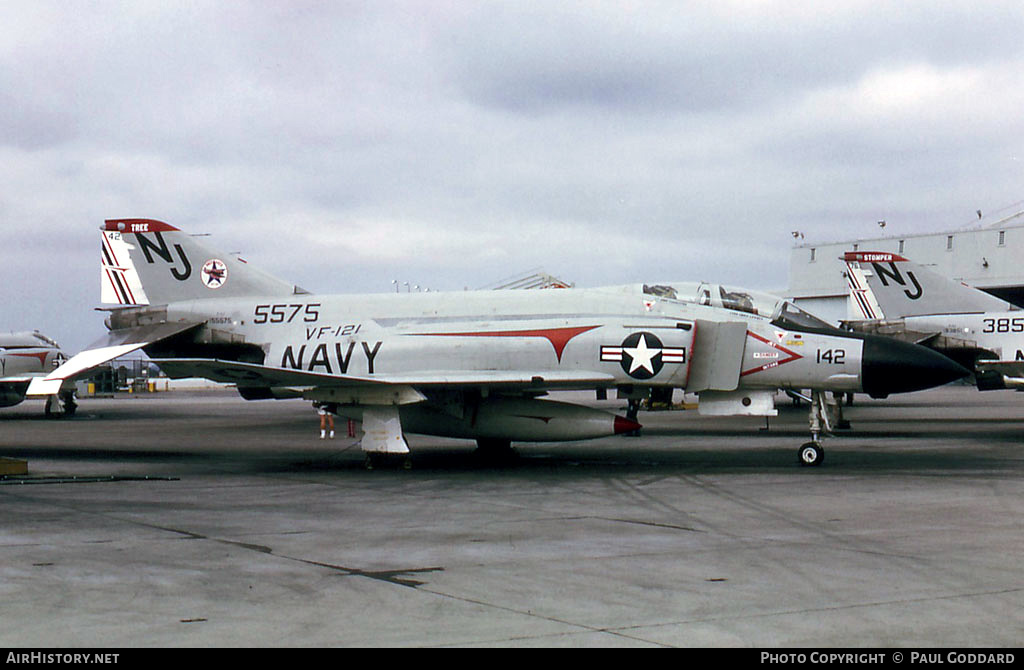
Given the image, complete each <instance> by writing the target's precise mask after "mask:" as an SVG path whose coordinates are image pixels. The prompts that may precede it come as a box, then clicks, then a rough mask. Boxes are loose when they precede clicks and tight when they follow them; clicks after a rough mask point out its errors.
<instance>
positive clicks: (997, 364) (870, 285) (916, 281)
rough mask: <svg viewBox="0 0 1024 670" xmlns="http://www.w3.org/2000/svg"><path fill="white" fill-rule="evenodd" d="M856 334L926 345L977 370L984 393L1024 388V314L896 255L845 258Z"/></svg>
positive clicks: (848, 255)
mask: <svg viewBox="0 0 1024 670" xmlns="http://www.w3.org/2000/svg"><path fill="white" fill-rule="evenodd" d="M843 260H844V261H845V262H846V267H847V282H848V284H849V287H850V301H851V305H852V306H853V310H852V313H853V314H855V315H857V316H858V317H860V318H855V319H851V320H850V321H847V322H846V325H847V326H848V327H850V328H851V329H853V330H856V331H859V332H865V333H875V334H881V335H889V336H892V337H897V338H899V339H902V340H904V341H910V342H915V343H917V344H923V345H925V346H927V347H929V348H931V349H934V350H935V351H938V352H940V353H942V354H944V355H946V356H948V357H949V358H952V359H953V360H955V361H956V362H957V363H959V364H960V365H963V366H964V367H966V368H967V369H969V370H972V371H973V372H974V376H975V381H976V383H977V385H978V388H979V389H980V390H982V391H988V390H993V389H1003V388H1024V311H1021V310H1020V308H1019V307H1017V306H1016V305H1013V304H1011V303H1008V302H1006V301H1005V300H1000V299H999V298H997V297H995V296H993V295H991V294H989V293H986V292H984V291H982V290H980V289H976V288H973V287H971V286H968V285H967V284H964V283H962V282H958V281H954V280H952V279H948V278H946V277H943V276H942V275H940V274H938V273H937V272H935V271H933V270H930V269H928V268H927V267H924V266H922V265H920V264H918V263H915V262H913V261H911V260H908V259H906V258H904V257H902V256H900V255H898V254H893V253H887V252H874V251H854V252H847V253H846V254H844V256H843Z"/></svg>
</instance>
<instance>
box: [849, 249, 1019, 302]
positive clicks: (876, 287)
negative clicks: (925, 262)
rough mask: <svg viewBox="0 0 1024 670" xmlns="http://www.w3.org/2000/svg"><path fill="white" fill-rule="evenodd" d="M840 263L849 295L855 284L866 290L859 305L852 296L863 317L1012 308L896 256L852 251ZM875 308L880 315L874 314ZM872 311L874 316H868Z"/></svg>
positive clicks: (981, 292) (995, 298) (885, 253)
mask: <svg viewBox="0 0 1024 670" xmlns="http://www.w3.org/2000/svg"><path fill="white" fill-rule="evenodd" d="M843 260H844V261H846V265H847V269H848V270H849V272H848V279H849V281H850V287H851V295H853V293H852V292H853V291H854V284H853V282H854V281H859V282H860V288H862V289H867V290H866V291H864V292H863V293H862V294H861V295H862V296H864V300H863V301H862V302H857V298H856V297H854V301H855V304H856V306H857V308H858V309H860V310H861V311H862V313H864V316H863V318H867V319H872V318H886V319H902V318H905V317H908V316H926V315H931V314H970V313H978V312H1005V311H1007V310H1010V309H1013V308H1014V307H1013V305H1011V304H1010V303H1007V302H1006V301H1004V300H1000V299H999V298H997V297H995V296H993V295H990V294H988V293H985V292H984V291H981V290H979V289H976V288H973V287H971V286H968V285H967V284H964V283H962V282H958V281H954V280H952V279H949V278H947V277H943V276H942V275H940V274H939V273H937V272H934V271H933V270H930V269H928V268H926V267H924V266H922V265H919V264H917V263H914V262H913V261H910V260H907V259H906V258H903V257H902V256H899V255H898V254H892V253H888V252H875V251H852V252H847V253H846V254H844V256H843ZM871 296H873V298H872V297H871ZM873 301H874V302H873ZM877 309H880V310H881V312H876V311H874V310H877ZM873 312H874V313H876V314H877V316H869V314H871V313H873ZM883 314H884V316H883Z"/></svg>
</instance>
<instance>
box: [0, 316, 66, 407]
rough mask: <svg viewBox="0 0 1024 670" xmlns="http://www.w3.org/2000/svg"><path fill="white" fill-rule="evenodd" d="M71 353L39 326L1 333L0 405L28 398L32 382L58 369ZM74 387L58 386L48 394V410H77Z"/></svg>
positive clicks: (6, 405) (14, 403) (11, 405)
mask: <svg viewBox="0 0 1024 670" xmlns="http://www.w3.org/2000/svg"><path fill="white" fill-rule="evenodd" d="M66 359H67V357H66V356H65V355H64V354H63V353H62V352H61V350H60V346H59V345H58V344H57V343H56V342H54V341H53V340H52V339H50V338H49V337H47V336H46V335H43V334H42V333H40V332H39V331H38V330H34V331H23V332H17V333H13V332H12V333H0V407H13V406H14V405H17V404H20V403H21V402H23V401H24V400H25V397H26V394H27V392H28V387H29V384H30V383H31V382H32V380H33V379H35V378H42V377H45V376H46V375H48V374H50V373H51V372H53V371H54V369H55V368H56V367H58V366H59V365H60V364H61V363H63V362H64V361H65V360H66ZM76 407H77V405H76V403H75V397H74V389H73V388H64V389H60V388H58V389H57V391H56V392H55V393H53V394H50V395H48V396H47V397H46V409H45V411H46V414H47V415H48V416H49V415H54V414H68V415H70V414H74V413H75V408H76Z"/></svg>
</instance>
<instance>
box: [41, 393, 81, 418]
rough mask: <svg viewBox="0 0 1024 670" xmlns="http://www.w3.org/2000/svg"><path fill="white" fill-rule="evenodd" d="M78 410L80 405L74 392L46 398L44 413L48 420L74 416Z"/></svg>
mask: <svg viewBox="0 0 1024 670" xmlns="http://www.w3.org/2000/svg"><path fill="white" fill-rule="evenodd" d="M77 409H78V403H77V402H75V392H74V391H61V392H60V394H58V395H51V396H48V397H47V398H46V406H45V407H44V409H43V412H44V413H45V414H46V417H47V418H51V419H52V418H54V417H62V416H74V415H75V410H77Z"/></svg>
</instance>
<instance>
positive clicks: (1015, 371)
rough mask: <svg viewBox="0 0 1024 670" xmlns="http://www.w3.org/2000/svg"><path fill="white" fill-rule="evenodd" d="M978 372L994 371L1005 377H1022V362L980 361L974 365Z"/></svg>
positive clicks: (1023, 366)
mask: <svg viewBox="0 0 1024 670" xmlns="http://www.w3.org/2000/svg"><path fill="white" fill-rule="evenodd" d="M975 368H977V369H978V371H980V372H984V371H988V370H991V371H994V372H998V373H999V374H1001V375H1004V376H1006V377H1024V361H989V360H980V361H978V362H977V363H975Z"/></svg>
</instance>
